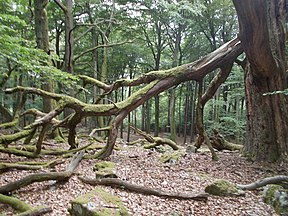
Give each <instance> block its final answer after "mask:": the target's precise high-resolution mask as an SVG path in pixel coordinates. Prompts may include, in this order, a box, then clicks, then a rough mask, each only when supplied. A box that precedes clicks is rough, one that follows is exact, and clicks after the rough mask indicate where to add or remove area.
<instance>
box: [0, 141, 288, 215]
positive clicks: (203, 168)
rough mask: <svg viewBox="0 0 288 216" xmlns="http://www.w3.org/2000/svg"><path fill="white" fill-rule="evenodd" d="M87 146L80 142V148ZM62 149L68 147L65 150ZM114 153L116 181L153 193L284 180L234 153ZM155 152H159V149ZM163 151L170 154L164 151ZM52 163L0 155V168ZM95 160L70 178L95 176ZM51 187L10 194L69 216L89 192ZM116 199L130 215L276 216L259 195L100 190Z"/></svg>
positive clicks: (282, 168) (0, 208) (78, 186)
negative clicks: (197, 196)
mask: <svg viewBox="0 0 288 216" xmlns="http://www.w3.org/2000/svg"><path fill="white" fill-rule="evenodd" d="M85 144H87V143H86V141H85V140H81V145H85ZM60 147H61V148H63V144H55V143H53V142H52V141H51V142H50V144H49V145H45V146H44V148H60ZM64 147H66V148H67V147H68V146H67V145H66V146H64ZM117 147H119V148H120V150H117V151H114V153H113V155H111V156H110V157H109V158H108V160H109V161H113V162H115V163H116V166H117V175H118V178H120V179H122V180H125V181H128V182H130V183H133V184H138V185H142V186H148V187H152V188H156V189H161V190H165V191H174V192H192V193H200V192H203V190H204V188H205V186H206V185H208V184H209V183H211V182H213V181H214V180H216V179H226V180H229V181H231V182H234V183H238V184H246V183H251V182H253V181H255V180H258V179H261V178H264V177H268V176H273V175H277V174H281V175H288V171H287V167H288V166H287V164H281V163H279V164H263V163H261V164H260V163H256V162H252V161H249V160H247V159H246V158H245V157H242V156H241V154H240V153H239V152H237V151H235V152H230V151H222V152H218V154H219V156H220V160H219V161H212V160H211V156H210V152H209V151H207V149H206V148H203V149H202V150H201V151H200V152H199V153H186V152H185V147H186V146H181V151H182V152H183V156H182V157H181V158H180V160H179V161H171V162H170V163H162V162H160V160H159V158H160V156H161V155H162V154H163V153H161V152H160V151H158V150H155V149H154V150H153V149H152V150H151V149H149V150H147V149H144V148H143V147H142V146H141V145H140V144H136V145H133V146H129V145H126V143H125V141H123V140H120V139H119V142H118V143H117ZM160 150H163V148H161V149H160ZM165 151H166V153H167V152H170V151H171V152H172V151H173V150H172V149H170V148H169V147H165ZM52 159H55V157H51V156H49V157H48V156H47V157H45V158H42V159H26V158H23V157H17V156H13V155H11V156H10V157H9V156H8V155H7V154H3V153H0V162H18V161H39V160H42V161H50V160H52ZM97 161H98V160H90V159H89V160H87V159H85V160H82V161H81V163H80V165H79V166H78V168H77V170H76V173H77V174H79V175H82V176H85V177H90V178H93V177H94V176H95V174H94V172H93V170H92V168H93V166H94V164H95V163H96V162H97ZM68 163H69V158H68V159H65V163H63V164H59V165H57V166H56V167H55V168H53V169H52V170H51V169H43V170H38V171H24V170H23V171H22V170H13V171H9V172H5V173H2V174H1V176H0V185H1V186H2V185H5V184H7V183H8V182H11V181H15V180H18V179H20V178H23V177H24V176H27V175H29V174H32V173H36V172H47V171H63V170H65V167H66V166H67V164H68ZM54 183H55V182H54V181H46V182H41V183H33V184H32V185H29V186H26V187H24V188H21V189H19V190H17V191H15V192H13V196H15V197H17V198H19V199H21V200H22V201H25V202H27V203H29V204H31V205H32V206H39V205H47V206H50V207H51V208H52V209H53V212H52V213H49V214H48V215H52V216H54V215H55V216H59V215H63V216H65V215H69V213H68V211H67V209H68V207H69V201H70V200H72V199H75V198H76V197H77V196H79V195H81V194H84V193H86V192H89V191H90V190H92V189H93V186H90V185H87V184H83V183H82V182H81V181H80V180H79V179H78V177H77V175H73V176H72V177H71V178H70V180H69V181H68V182H67V183H65V184H60V185H59V184H58V185H56V186H55V184H54ZM101 187H102V188H103V189H104V190H106V191H109V192H111V193H112V194H114V195H117V196H119V197H120V198H121V200H122V201H123V203H124V205H125V206H126V208H127V210H128V211H129V213H130V215H139V216H141V215H143V216H144V215H145V216H146V215H151V216H152V215H153V216H158V215H159V216H160V215H170V216H178V215H183V216H184V215H196V216H198V215H199V216H200V215H201V216H203V215H209V216H213V215H215V216H216V215H217V216H218V215H227V216H228V215H229V216H230V215H242V216H248V215H249V216H256V215H257V216H259V215H260V216H265V215H267V216H268V215H269V216H271V215H277V214H276V213H275V211H274V210H273V208H272V207H270V206H268V205H266V204H265V203H264V202H263V200H262V197H261V190H256V191H247V192H245V196H241V197H217V196H212V195H211V196H209V198H208V201H207V202H199V201H192V200H178V199H167V198H159V197H156V196H147V195H142V194H136V193H132V192H127V191H124V190H121V189H114V188H111V187H104V186H101ZM14 214H16V212H15V211H14V210H13V209H11V208H10V207H9V206H6V205H3V204H0V215H14Z"/></svg>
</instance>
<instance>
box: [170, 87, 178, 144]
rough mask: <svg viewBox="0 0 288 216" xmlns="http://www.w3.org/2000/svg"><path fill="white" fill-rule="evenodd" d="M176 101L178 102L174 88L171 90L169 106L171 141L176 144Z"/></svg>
mask: <svg viewBox="0 0 288 216" xmlns="http://www.w3.org/2000/svg"><path fill="white" fill-rule="evenodd" d="M175 100H176V95H175V89H174V88H172V89H170V104H169V109H170V139H171V140H173V141H174V142H176V136H177V134H176V119H175Z"/></svg>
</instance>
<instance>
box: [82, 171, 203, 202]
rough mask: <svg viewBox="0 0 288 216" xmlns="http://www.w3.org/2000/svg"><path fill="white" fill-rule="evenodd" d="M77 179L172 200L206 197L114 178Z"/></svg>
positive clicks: (91, 183) (201, 198)
mask: <svg viewBox="0 0 288 216" xmlns="http://www.w3.org/2000/svg"><path fill="white" fill-rule="evenodd" d="M78 178H79V179H80V180H81V181H82V182H84V183H87V184H90V185H106V186H111V187H117V188H120V189H125V190H129V191H132V192H136V193H141V194H145V195H154V196H158V197H165V198H174V199H191V200H197V201H207V199H208V195H207V194H206V193H201V194H187V193H177V192H165V191H162V190H158V189H153V188H149V187H145V186H139V185H134V184H131V183H129V182H126V181H123V180H120V179H116V178H103V179H89V178H84V177H81V176H78Z"/></svg>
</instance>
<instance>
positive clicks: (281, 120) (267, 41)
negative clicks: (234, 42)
mask: <svg viewBox="0 0 288 216" xmlns="http://www.w3.org/2000/svg"><path fill="white" fill-rule="evenodd" d="M233 2H234V5H235V8H236V11H237V15H238V20H239V26H240V34H239V37H240V40H241V43H242V44H243V49H244V51H245V53H246V56H247V59H248V62H249V63H248V66H247V68H246V74H245V86H246V106H247V108H246V109H247V130H246V131H247V133H246V135H247V136H246V142H245V145H244V151H245V152H246V153H247V154H248V155H249V156H250V157H251V158H252V159H256V160H266V161H275V160H278V159H281V158H283V159H284V158H286V157H287V155H288V133H287V131H288V112H287V98H286V97H285V96H284V95H282V94H273V95H269V96H264V95H263V94H264V93H268V92H273V91H281V90H284V89H285V88H287V83H286V65H285V64H286V62H285V38H286V29H285V23H286V17H287V11H286V4H285V1H284V0H280V1H276V0H272V1H266V0H255V1H249V0H243V1H236V0H233ZM256 29H257V30H256Z"/></svg>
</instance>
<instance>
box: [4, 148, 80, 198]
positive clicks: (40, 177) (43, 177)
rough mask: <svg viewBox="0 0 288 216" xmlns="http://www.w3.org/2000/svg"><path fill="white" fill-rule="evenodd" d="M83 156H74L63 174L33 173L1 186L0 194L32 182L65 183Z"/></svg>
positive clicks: (78, 154)
mask: <svg viewBox="0 0 288 216" xmlns="http://www.w3.org/2000/svg"><path fill="white" fill-rule="evenodd" d="M83 156H84V151H82V152H79V153H77V154H75V155H74V157H73V158H72V160H71V162H70V163H69V165H68V166H67V168H66V170H65V171H63V172H47V173H35V174H32V175H28V176H26V177H24V178H22V179H20V180H17V181H14V182H10V183H8V184H6V185H3V186H1V187H0V193H2V194H8V193H11V192H13V191H15V190H18V189H20V188H22V187H25V186H27V185H30V184H32V183H34V182H42V181H48V180H56V181H58V182H62V181H66V180H68V179H69V178H70V177H71V176H72V174H73V172H74V170H75V169H76V168H77V166H78V165H79V163H80V161H81V160H82V158H83Z"/></svg>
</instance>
